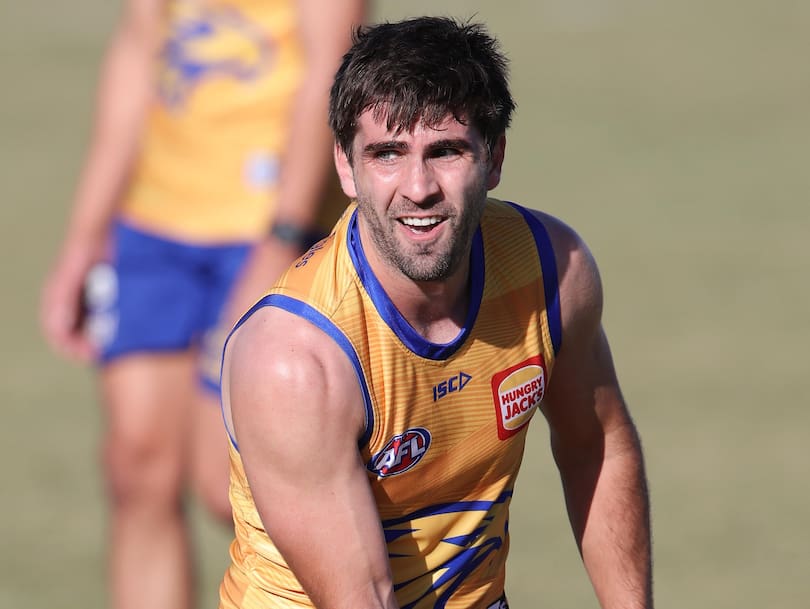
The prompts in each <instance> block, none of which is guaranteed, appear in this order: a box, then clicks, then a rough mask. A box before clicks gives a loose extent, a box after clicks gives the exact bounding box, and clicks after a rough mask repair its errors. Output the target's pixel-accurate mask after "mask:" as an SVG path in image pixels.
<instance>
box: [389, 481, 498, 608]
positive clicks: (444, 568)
mask: <svg viewBox="0 0 810 609" xmlns="http://www.w3.org/2000/svg"><path fill="white" fill-rule="evenodd" d="M511 496H512V491H504V492H503V493H501V495H500V496H499V497H498V499H496V500H495V501H459V502H456V503H444V504H439V505H435V506H431V507H429V508H425V509H423V510H419V511H417V512H413V513H412V514H409V515H408V516H406V517H403V518H397V519H394V520H384V521H383V523H382V524H383V529H384V531H385V536H386V541H392V540H393V539H396V538H397V537H398V536H399V535H400V534H401V533H402V530H396V529H389V528H388V527H389V526H392V525H393V526H395V525H396V524H398V523H401V522H403V521H410V520H414V519H417V518H423V517H429V516H432V515H435V514H445V513H448V512H463V511H471V510H472V511H486V512H488V511H489V510H490V508H491V507H492V506H493V505H495V504H498V503H503V502H505V501H506V500H508V499H509V497H511ZM488 520H490V518H489V517H484V518H483V519H482V522H486V521H488ZM411 530H412V529H409V530H408V532H410V531H411ZM481 530H483V527H482V528H480V529H478V530H476V531H471V532H470V533H469V534H468V535H466V536H457V537H448V538H446V539H443V540H442V541H443V542H444V543H449V544H453V545H455V546H459V547H460V548H461V549H460V550H459V552H458V554H456V555H454V556H453V557H452V558H451V559H450V560H448V561H447V562H445V563H443V564H441V565H438V566H437V567H436V568H435V569H433V570H432V571H431V573H436V574H438V577H437V578H436V581H435V582H433V583H431V584H430V585H429V586H428V588H427V590H426V591H425V592H424V593H423V594H422V595H421V596H420V597H419V598H418V599H416V600H414V601H413V602H412V603H409V604H407V605H403V607H402V609H410V608H412V607H414V606H416V605H417V604H418V603H419V602H420V601H421V600H422V599H423V598H425V597H427V596H429V595H431V594H436V593H437V592H438V591H439V590H441V588H442V587H444V586H447V588H446V589H445V590H444V591H443V592H442V593H441V594H440V595H437V599H436V602H435V603H434V607H437V608H441V607H444V606H445V605H446V604H447V601H448V600H449V598H450V597H451V596H452V594H453V592H455V591H456V590H457V589H458V587H459V586H460V585H461V584H462V583H463V582H464V580H465V579H466V578H467V576H468V575H469V574H470V573H472V572H473V571H474V570H475V569H476V568H478V566H480V565H481V564H482V563H483V562H484V561H485V560H486V559H487V558H488V557H489V555H490V554H491V553H492V552H497V551H500V550H501V549H502V548H503V543H504V537H505V535H506V530H504V532H503V535H504V536H503V537H501V536H495V537H491V538H490V539H487V540H486V541H484V542H483V543H482V544H480V545H477V546H473V547H467V544H468V543H470V542H472V541H475V540H476V539H479V534H480V532H481ZM389 557H390V558H391V559H392V560H396V558H398V555H393V554H390V555H389ZM423 576H424V574H423V575H420V576H419V577H423ZM419 577H417V578H415V579H412V580H407V581H402V582H397V583H396V584H395V585H394V590H399V589H401V588H404V587H405V586H407V585H409V584H411V583H413V582H414V581H417V580H418V579H419Z"/></svg>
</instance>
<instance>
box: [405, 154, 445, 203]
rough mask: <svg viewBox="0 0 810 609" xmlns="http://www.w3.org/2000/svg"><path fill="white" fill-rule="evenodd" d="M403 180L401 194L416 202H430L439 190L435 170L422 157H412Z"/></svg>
mask: <svg viewBox="0 0 810 609" xmlns="http://www.w3.org/2000/svg"><path fill="white" fill-rule="evenodd" d="M403 182H404V183H403V184H402V185H401V191H402V194H403V195H404V196H406V197H407V198H408V199H409V200H411V201H413V202H414V203H417V204H426V203H430V202H432V201H433V200H435V198H436V196H437V195H438V194H439V193H440V192H441V188H440V187H439V181H438V179H437V176H436V170H435V169H434V168H433V167H432V166H431V164H430V163H429V162H426V161H425V160H424V159H418V160H417V159H413V161H412V162H411V163H410V164H409V166H408V171H407V172H406V174H405V179H404V180H403Z"/></svg>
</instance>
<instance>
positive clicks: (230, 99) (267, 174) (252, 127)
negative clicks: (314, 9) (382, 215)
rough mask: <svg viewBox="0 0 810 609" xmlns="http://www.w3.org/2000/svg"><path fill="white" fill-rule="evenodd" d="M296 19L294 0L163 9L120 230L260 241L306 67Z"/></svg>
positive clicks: (191, 2) (179, 0) (210, 2)
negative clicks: (126, 226)
mask: <svg viewBox="0 0 810 609" xmlns="http://www.w3.org/2000/svg"><path fill="white" fill-rule="evenodd" d="M297 19H298V15H297V13H296V9H295V2H294V0H261V1H259V0H174V1H173V2H172V3H171V4H170V5H169V15H168V18H167V23H166V31H165V37H164V40H163V43H162V46H161V49H160V53H159V57H158V66H157V77H156V79H155V80H156V91H155V94H154V102H153V103H152V105H151V107H150V109H149V114H148V117H147V126H146V130H145V134H144V137H143V140H142V142H141V149H140V155H139V158H138V159H137V162H136V166H135V170H134V173H133V176H132V180H131V183H130V187H129V189H128V191H127V192H126V194H125V196H124V200H123V202H122V208H121V217H122V219H123V220H124V221H125V222H129V223H132V224H134V225H136V226H138V227H139V228H143V229H145V230H149V231H154V232H156V233H159V234H161V235H164V236H168V237H172V238H176V239H180V240H185V241H190V242H198V243H199V242H202V243H217V242H239V241H252V240H255V239H256V238H258V237H260V236H261V235H262V234H264V233H265V232H266V230H267V227H268V223H269V220H270V218H271V217H272V213H273V204H274V195H275V190H276V188H277V179H278V173H279V166H280V155H281V151H282V150H283V148H284V145H285V141H286V138H287V137H288V123H289V118H290V113H291V111H292V102H293V100H294V96H295V93H296V90H297V88H298V86H299V84H300V82H301V79H302V76H303V74H304V68H305V66H304V56H303V53H302V48H301V44H300V41H299V38H298V30H297V27H298V25H297ZM323 120H326V118H325V117H324V119H323ZM341 198H342V200H343V204H342V207H345V205H346V203H347V201H346V199H345V197H341ZM338 213H339V212H338ZM336 218H337V215H334V216H332V221H331V222H330V224H329V226H328V227H327V231H328V229H329V228H331V224H332V223H333V222H334V220H335V219H336Z"/></svg>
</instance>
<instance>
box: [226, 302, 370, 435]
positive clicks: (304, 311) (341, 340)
mask: <svg viewBox="0 0 810 609" xmlns="http://www.w3.org/2000/svg"><path fill="white" fill-rule="evenodd" d="M262 307H276V308H279V309H283V310H284V311H287V312H288V313H292V314H294V315H298V316H299V317H301V318H303V319H306V320H307V321H308V322H310V323H311V324H313V325H315V326H317V327H318V328H320V329H321V330H323V332H325V333H326V334H327V335H328V336H329V337H331V338H332V340H334V341H335V342H336V343H337V345H338V347H340V348H341V350H342V351H343V352H344V353H345V354H346V357H348V358H349V361H350V362H351V364H352V367H353V368H354V372H355V374H356V375H357V381H358V382H359V383H360V392H361V393H362V394H363V406H364V408H365V431H364V432H363V436H362V437H361V438H360V440H359V442H358V446H363V445H365V444H366V443H367V442H368V441H369V438H370V437H371V430H372V427H373V425H374V411H373V410H372V408H371V395H370V394H369V391H368V385H366V377H365V375H364V374H363V367H362V366H361V365H360V358H359V357H358V356H357V352H356V351H355V350H354V347H353V346H352V344H351V342H350V341H349V339H348V338H346V335H345V334H343V332H341V330H340V329H339V328H338V327H337V326H336V325H335V324H334V323H332V321H331V320H329V319H328V318H327V317H326V316H325V315H323V314H322V313H320V312H319V311H318V310H316V309H315V308H313V307H311V306H310V305H308V304H306V303H305V302H302V301H300V300H297V299H295V298H291V297H289V296H284V295H282V294H269V295H267V296H265V297H264V298H262V299H261V300H260V301H259V302H257V303H256V304H255V305H253V306H252V307H251V308H250V310H249V311H248V312H247V313H245V314H244V315H243V316H242V318H241V319H240V320H239V321H238V322H237V323H236V325H235V326H234V328H233V330H231V333H230V334H229V335H228V339H227V340H226V341H225V346H227V345H228V341H229V340H230V339H231V336H233V333H234V332H236V330H237V329H238V328H239V327H240V326H241V325H242V324H243V323H244V322H245V321H246V320H247V319H248V317H250V316H251V315H252V314H253V313H254V312H255V311H256V310H257V309H260V308H262ZM222 357H223V362H224V358H225V349H224V348H223V350H222ZM220 377H221V373H220ZM223 413H224V411H223ZM226 427H227V425H226ZM228 435H229V436H230V438H231V442H232V443H233V446H234V448H236V450H239V446H238V445H237V444H236V439H235V438H234V437H233V436H232V435H231V431H230V430H228Z"/></svg>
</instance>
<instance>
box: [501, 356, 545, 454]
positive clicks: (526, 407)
mask: <svg viewBox="0 0 810 609" xmlns="http://www.w3.org/2000/svg"><path fill="white" fill-rule="evenodd" d="M547 379H548V372H547V370H546V362H545V361H544V360H543V356H542V355H536V356H534V357H530V358H529V359H527V360H525V361H523V362H520V363H519V364H515V365H514V366H511V367H510V368H507V369H506V370H502V371H501V372H499V373H497V374H496V375H495V376H493V377H492V398H493V400H494V402H495V415H496V418H497V421H498V437H499V438H500V439H501V440H506V439H507V438H509V437H511V436H513V435H515V434H516V433H517V432H518V431H520V429H521V428H522V427H523V426H524V425H526V424H527V423H528V422H529V421H530V420H531V418H532V416H533V415H534V413H535V411H536V410H537V406H538V405H539V404H540V402H541V401H542V400H543V396H544V395H545V394H546V382H547Z"/></svg>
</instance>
